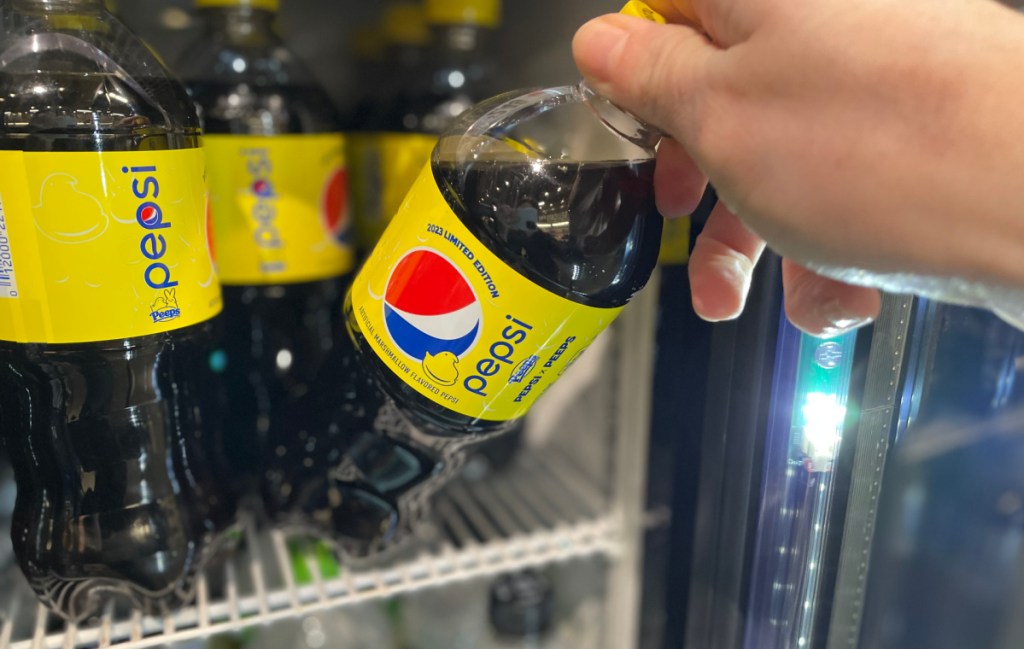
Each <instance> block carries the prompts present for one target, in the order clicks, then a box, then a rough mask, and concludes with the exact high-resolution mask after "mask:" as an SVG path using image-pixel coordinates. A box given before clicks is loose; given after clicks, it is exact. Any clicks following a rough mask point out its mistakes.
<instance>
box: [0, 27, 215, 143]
mask: <svg viewBox="0 0 1024 649" xmlns="http://www.w3.org/2000/svg"><path fill="white" fill-rule="evenodd" d="M2 22H3V26H4V32H3V35H2V36H0V44H2V47H0V49H3V50H4V51H5V56H4V61H3V63H2V65H0V138H2V140H3V144H2V145H0V146H3V147H4V148H27V149H35V150H50V149H54V150H94V149H126V150H130V149H133V148H138V147H139V143H140V141H141V140H142V139H146V138H150V144H152V143H153V142H152V138H154V137H163V138H165V139H166V140H167V141H166V145H165V146H161V147H160V148H183V147H188V146H195V144H194V138H195V135H197V134H198V127H199V122H198V119H197V116H196V114H195V109H194V108H193V106H192V103H191V102H190V101H189V98H188V96H187V94H186V93H185V90H184V87H183V86H182V85H181V84H180V83H179V82H178V81H176V80H175V79H174V78H173V77H172V75H171V74H170V73H169V72H168V71H167V70H166V69H165V68H164V67H163V65H162V64H161V63H160V61H159V60H158V59H157V57H156V56H155V55H154V54H153V53H152V51H151V50H150V49H149V48H148V47H147V46H146V45H145V44H144V43H143V42H142V41H141V40H139V39H138V38H137V37H135V36H134V35H133V34H131V33H130V32H128V30H127V29H125V28H124V27H123V26H121V25H120V23H118V22H116V21H115V20H113V19H110V18H109V17H107V16H105V15H102V14H101V15H99V16H96V17H94V18H93V21H92V22H90V23H87V24H77V25H76V24H70V25H61V26H59V27H60V28H57V27H55V26H53V25H48V24H47V23H45V21H41V20H40V19H38V18H31V17H23V16H17V15H12V14H11V13H10V10H5V13H4V15H3V21H2ZM158 146H159V145H158Z"/></svg>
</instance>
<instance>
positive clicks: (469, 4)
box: [426, 0, 501, 28]
mask: <svg viewBox="0 0 1024 649" xmlns="http://www.w3.org/2000/svg"><path fill="white" fill-rule="evenodd" d="M426 6H427V21H429V22H430V24H432V25H479V26H481V27H490V28H494V27H497V26H498V24H499V23H500V22H501V0H426Z"/></svg>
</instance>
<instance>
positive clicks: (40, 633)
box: [0, 447, 619, 649]
mask: <svg viewBox="0 0 1024 649" xmlns="http://www.w3.org/2000/svg"><path fill="white" fill-rule="evenodd" d="M603 499H604V497H603V496H602V495H601V491H600V489H599V486H598V485H596V484H594V483H593V482H592V481H591V480H590V478H588V477H587V475H586V474H585V473H584V472H583V471H581V470H579V468H578V467H576V466H574V465H573V463H572V460H571V457H570V456H569V454H568V453H566V452H565V451H562V450H559V449H558V448H556V447H552V448H547V449H544V450H543V451H541V452H537V453H534V454H528V455H524V456H523V457H521V458H520V459H519V461H518V462H517V465H516V466H515V467H514V468H512V469H511V470H509V471H508V472H507V473H504V474H501V475H498V476H495V477H493V478H491V479H489V480H485V481H479V482H467V481H457V482H455V483H453V484H452V485H450V486H449V487H448V488H446V489H445V491H444V492H442V494H440V495H439V496H438V498H437V500H436V501H435V504H434V513H435V515H434V521H433V525H434V526H435V527H436V529H438V530H440V531H443V532H442V534H441V535H440V536H439V540H438V541H437V542H436V543H430V544H427V545H430V546H433V547H430V548H426V547H423V548H407V549H405V552H404V554H406V555H410V556H411V558H408V559H405V560H400V561H398V562H396V563H393V564H390V565H387V566H384V567H380V568H375V569H370V570H363V571H353V570H342V573H341V575H340V576H337V577H332V578H325V577H324V576H323V574H322V572H321V569H320V567H319V565H318V564H317V562H316V560H315V559H314V558H313V557H312V556H310V557H308V559H307V565H308V570H309V574H310V575H311V576H312V579H311V580H309V582H310V583H307V584H304V585H300V584H298V583H297V580H296V576H295V574H294V572H293V565H292V560H291V556H290V555H289V552H288V538H287V537H286V535H285V534H284V533H282V532H281V531H278V530H274V531H271V532H269V533H259V532H257V531H256V530H254V529H252V528H249V529H247V530H246V537H247V543H246V544H245V547H246V548H247V549H248V551H246V552H243V553H239V556H237V557H236V558H235V560H233V561H232V562H229V563H227V564H226V565H224V566H221V570H223V588H222V589H220V590H222V591H223V593H224V595H223V596H222V597H219V598H213V597H211V596H210V594H209V593H210V589H209V588H208V583H209V580H210V579H211V577H212V575H205V576H203V577H202V578H201V579H200V581H199V584H198V589H197V590H198V592H197V596H196V601H195V604H194V605H193V606H191V607H188V608H186V609H184V610H181V611H179V612H178V613H176V614H173V615H168V616H166V617H164V618H152V617H145V618H143V617H141V616H140V615H139V614H138V613H137V612H136V613H134V614H132V613H125V614H119V613H118V612H115V611H114V610H107V611H106V612H105V613H104V615H102V616H101V617H100V619H99V620H98V621H97V622H94V623H93V624H90V625H88V626H83V627H81V628H78V627H76V626H75V625H70V624H69V625H66V626H65V625H63V624H61V623H59V621H58V620H57V619H56V618H55V617H54V616H52V615H50V614H49V613H48V612H47V610H46V609H45V608H44V607H42V606H41V605H34V606H33V605H31V604H28V605H25V604H23V605H22V608H23V609H24V608H27V609H28V610H20V611H19V610H8V611H7V614H6V615H4V622H3V626H2V628H0V649H7V648H8V647H9V648H10V649H42V648H44V647H45V648H48V649H57V648H67V649H71V648H73V647H119V648H127V647H132V648H141V647H151V646H155V645H163V644H168V643H173V642H180V641H185V640H192V639H196V638H202V637H207V636H209V635H211V634H215V633H221V632H226V631H237V630H240V629H243V628H245V627H249V626H253V625H257V624H264V623H267V622H272V621H275V620H280V619H286V618H292V617H295V616H297V615H302V614H304V613H311V612H314V611H321V610H325V609H330V608H335V607H340V606H345V605H348V604H353V603H356V602H361V601H365V600H371V599H382V598H388V597H392V596H395V595H398V594H400V593H404V592H408V591H412V590H417V589H421V588H428V587H436V586H442V585H444V584H447V583H451V582H455V581H461V580H464V579H470V578H473V577H479V576H485V575H493V574H499V573H502V572H508V571H511V570H517V569H521V568H525V567H529V566H538V565H543V564H547V563H552V562H560V561H566V560H569V559H573V558H577V557H583V556H588V555H593V554H605V555H612V554H614V553H615V551H616V548H617V544H618V531H619V530H618V526H617V525H616V523H615V521H614V520H612V515H611V514H609V513H608V506H607V503H605V502H602V501H603ZM19 577H20V576H19ZM218 577H219V575H218ZM19 599H20V598H19ZM16 605H17V602H16V603H15V606H16ZM33 609H34V610H33ZM33 617H34V620H35V622H34V624H31V623H30V624H25V622H27V621H30V620H31V618H33ZM16 627H21V628H24V629H25V632H27V633H29V634H30V635H25V636H19V635H17V633H18V631H19V629H16Z"/></svg>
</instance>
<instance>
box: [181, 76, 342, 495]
mask: <svg viewBox="0 0 1024 649" xmlns="http://www.w3.org/2000/svg"><path fill="white" fill-rule="evenodd" d="M189 91H190V93H191V95H192V97H193V99H194V100H195V102H196V105H197V106H198V109H199V113H200V117H201V119H202V122H203V131H204V132H205V133H207V134H236V135H251V134H264V135H271V134H289V133H317V132H320V133H323V132H331V131H333V130H336V128H337V124H336V119H337V118H336V117H335V115H334V113H333V109H332V108H331V104H330V101H329V99H328V98H327V96H326V94H325V93H324V91H323V90H321V89H320V88H318V87H316V86H302V85H294V86H293V85H257V84H246V83H223V82H202V81H199V82H193V83H190V84H189ZM287 216H288V215H287V213H283V214H282V218H287ZM214 218H216V217H214ZM349 279H350V278H349V276H348V275H344V276H338V277H331V278H327V279H323V280H318V281H312V282H300V283H289V284H274V285H251V286H232V285H227V284H225V285H224V286H223V291H222V292H223V296H224V315H223V318H224V333H225V335H224V338H223V339H222V340H221V341H220V349H221V350H222V351H223V352H224V354H225V356H224V361H225V362H224V366H223V370H222V375H221V376H222V381H223V385H224V389H225V390H226V392H227V396H228V401H229V403H230V404H231V409H230V414H229V416H228V418H227V419H226V421H225V422H224V429H225V433H226V436H227V452H228V456H229V459H230V460H231V463H232V467H233V470H232V474H233V478H234V480H235V482H236V483H237V484H238V488H239V489H241V490H243V491H247V492H255V491H257V490H258V488H259V487H258V484H259V482H260V480H261V479H262V473H263V468H264V465H265V464H266V462H265V458H267V457H268V454H269V453H271V452H272V451H273V449H275V448H278V447H279V446H280V445H281V437H282V436H285V435H288V434H289V433H288V431H286V430H285V429H284V427H283V426H284V419H283V418H284V417H285V416H286V408H287V405H288V402H289V401H290V400H291V399H293V398H299V397H301V396H302V395H303V394H305V393H306V392H307V391H308V390H309V389H310V385H311V383H312V381H313V380H314V378H315V377H316V375H317V372H319V370H320V368H321V367H322V365H323V363H324V361H325V360H326V359H327V357H328V356H329V355H330V353H331V351H332V350H333V349H334V348H335V347H336V346H337V340H338V338H340V337H341V336H343V329H344V326H343V324H342V318H341V304H342V298H343V297H344V292H345V289H346V287H347V286H348V282H349ZM299 461H301V460H299ZM299 468H301V465H300V466H299Z"/></svg>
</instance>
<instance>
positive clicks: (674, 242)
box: [658, 216, 690, 266]
mask: <svg viewBox="0 0 1024 649" xmlns="http://www.w3.org/2000/svg"><path fill="white" fill-rule="evenodd" d="M689 261H690V217H688V216H683V217H679V218H677V219H665V223H664V225H663V226H662V229H661V248H660V249H659V250H658V263H659V264H661V265H662V266H682V265H685V264H687V263H689Z"/></svg>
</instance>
